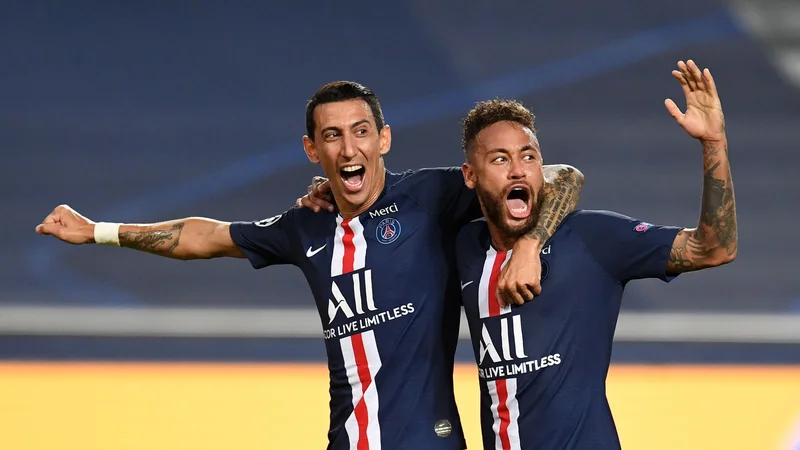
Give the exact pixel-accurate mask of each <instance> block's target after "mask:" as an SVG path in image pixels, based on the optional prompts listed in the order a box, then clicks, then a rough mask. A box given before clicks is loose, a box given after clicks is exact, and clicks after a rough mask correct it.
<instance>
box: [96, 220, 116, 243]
mask: <svg viewBox="0 0 800 450" xmlns="http://www.w3.org/2000/svg"><path fill="white" fill-rule="evenodd" d="M120 225H122V224H121V223H109V222H97V223H96V224H94V242H95V243H97V244H101V245H116V246H117V247H119V227H120Z"/></svg>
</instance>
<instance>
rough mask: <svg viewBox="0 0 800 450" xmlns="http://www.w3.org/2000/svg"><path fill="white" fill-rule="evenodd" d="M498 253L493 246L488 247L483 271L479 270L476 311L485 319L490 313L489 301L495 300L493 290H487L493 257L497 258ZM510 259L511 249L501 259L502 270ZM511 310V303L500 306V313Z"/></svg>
mask: <svg viewBox="0 0 800 450" xmlns="http://www.w3.org/2000/svg"><path fill="white" fill-rule="evenodd" d="M497 257H498V254H497V251H496V250H495V249H494V248H493V247H491V246H490V247H489V250H486V260H484V262H483V271H482V272H481V281H480V284H479V285H478V311H479V313H480V318H481V319H485V318H487V317H489V316H490V315H491V314H490V313H489V302H490V301H492V302H494V301H496V299H495V296H494V292H489V282H490V280H491V278H492V268H493V267H494V262H495V259H497ZM510 260H511V250H509V251H508V252H506V259H505V260H504V261H503V264H502V265H501V266H500V269H501V270H502V268H503V267H505V266H506V264H508V262H509V261H510ZM510 312H511V305H506V306H505V307H503V308H500V315H503V314H508V313H510Z"/></svg>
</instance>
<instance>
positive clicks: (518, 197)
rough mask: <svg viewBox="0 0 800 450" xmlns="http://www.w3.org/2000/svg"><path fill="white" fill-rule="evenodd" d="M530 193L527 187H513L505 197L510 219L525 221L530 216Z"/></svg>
mask: <svg viewBox="0 0 800 450" xmlns="http://www.w3.org/2000/svg"><path fill="white" fill-rule="evenodd" d="M530 200H531V191H530V190H529V189H528V187H527V186H514V187H512V188H511V190H510V191H509V192H508V195H506V206H507V207H508V212H509V214H511V217H513V218H515V219H526V218H527V217H528V216H530V215H531V207H530Z"/></svg>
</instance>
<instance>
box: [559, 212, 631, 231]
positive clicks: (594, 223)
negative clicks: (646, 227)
mask: <svg viewBox="0 0 800 450" xmlns="http://www.w3.org/2000/svg"><path fill="white" fill-rule="evenodd" d="M633 222H638V221H637V220H636V219H634V218H632V217H629V216H626V215H624V214H620V213H618V212H615V211H607V210H592V209H579V210H575V211H573V212H571V213H570V214H568V215H567V217H565V218H564V221H563V222H562V225H563V226H569V227H571V228H573V229H576V230H578V231H588V230H591V229H594V228H598V227H600V228H602V227H608V226H622V225H624V224H626V223H633ZM641 223H643V224H644V222H641Z"/></svg>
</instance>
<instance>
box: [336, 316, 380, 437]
mask: <svg viewBox="0 0 800 450" xmlns="http://www.w3.org/2000/svg"><path fill="white" fill-rule="evenodd" d="M353 337H354V336H348V337H345V338H342V339H340V340H339V344H340V346H341V348H342V357H343V358H344V365H345V371H346V373H347V381H348V383H349V384H350V391H351V395H352V398H353V411H352V412H351V413H350V416H349V417H348V418H347V421H345V424H344V427H345V430H346V431H347V436H348V438H349V441H350V449H351V450H356V449H357V448H358V444H359V438H360V432H361V429H362V428H365V429H366V439H367V448H368V449H369V450H380V448H381V427H380V422H379V421H378V410H379V406H380V404H379V401H378V387H377V384H376V383H375V377H376V376H377V375H378V371H379V370H380V368H381V358H380V354H379V353H378V344H377V343H376V342H375V333H374V332H373V331H372V330H370V331H367V332H364V333H361V334H360V335H358V337H357V338H356V339H357V340H358V339H360V341H361V344H362V345H363V354H361V350H360V348H357V344H354V342H353ZM359 369H362V370H364V369H366V370H367V373H369V379H370V382H369V384H368V385H367V388H366V390H364V385H363V384H362V382H361V377H360V375H359ZM362 402H363V405H362V406H361V408H362V411H363V409H364V408H366V415H363V414H361V415H357V411H358V408H359V403H362ZM362 445H363V444H362Z"/></svg>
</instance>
